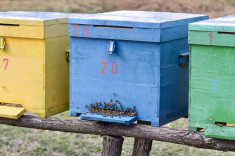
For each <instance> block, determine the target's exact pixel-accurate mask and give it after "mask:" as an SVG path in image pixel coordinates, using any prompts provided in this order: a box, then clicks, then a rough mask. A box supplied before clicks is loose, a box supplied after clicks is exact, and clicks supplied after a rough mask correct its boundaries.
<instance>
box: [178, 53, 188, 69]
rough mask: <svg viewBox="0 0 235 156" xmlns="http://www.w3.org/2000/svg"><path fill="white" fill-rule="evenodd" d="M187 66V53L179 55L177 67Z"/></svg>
mask: <svg viewBox="0 0 235 156" xmlns="http://www.w3.org/2000/svg"><path fill="white" fill-rule="evenodd" d="M188 64H189V52H185V53H181V54H179V65H181V66H185V65H188Z"/></svg>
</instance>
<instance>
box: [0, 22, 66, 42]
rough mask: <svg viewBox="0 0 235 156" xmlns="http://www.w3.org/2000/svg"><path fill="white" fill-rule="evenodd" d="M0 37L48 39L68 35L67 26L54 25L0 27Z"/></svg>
mask: <svg viewBox="0 0 235 156" xmlns="http://www.w3.org/2000/svg"><path fill="white" fill-rule="evenodd" d="M0 34H1V35H0V37H21V38H38V39H44V38H50V37H58V36H66V35H68V24H54V25H48V26H45V27H43V26H27V25H19V26H7V25H0Z"/></svg>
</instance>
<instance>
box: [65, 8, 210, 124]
mask: <svg viewBox="0 0 235 156" xmlns="http://www.w3.org/2000/svg"><path fill="white" fill-rule="evenodd" d="M204 19H208V16H206V15H196V14H185V13H164V12H147V11H116V12H109V13H104V14H98V15H90V16H87V17H85V18H83V17H82V18H69V35H70V115H71V116H79V115H80V114H81V113H82V115H81V118H82V119H86V120H99V121H107V122H116V123H123V124H128V125H129V124H131V123H132V122H134V121H136V120H142V121H150V122H151V125H153V126H161V125H163V124H166V123H168V122H170V121H173V120H175V119H178V118H180V117H183V116H187V114H188V66H187V63H188V53H187V52H188V44H187V36H188V34H187V30H188V23H191V22H195V21H200V20H204ZM110 99H111V101H110ZM119 103H120V104H121V108H120V105H119ZM88 110H90V112H87V111H88ZM124 110H125V112H124Z"/></svg>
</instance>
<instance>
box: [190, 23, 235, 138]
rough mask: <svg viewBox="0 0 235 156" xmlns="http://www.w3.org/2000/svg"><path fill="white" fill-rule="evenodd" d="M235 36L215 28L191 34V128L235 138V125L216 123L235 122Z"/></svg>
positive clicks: (207, 133) (210, 135)
mask: <svg viewBox="0 0 235 156" xmlns="http://www.w3.org/2000/svg"><path fill="white" fill-rule="evenodd" d="M218 27H219V26H218ZM203 30H204V28H203ZM206 35H207V36H206ZM211 35H212V37H213V36H214V37H215V38H214V37H213V38H211ZM234 37H235V35H233V34H219V33H218V32H216V31H215V32H211V33H210V32H209V31H192V32H190V33H189V38H190V39H191V41H190V42H191V44H192V45H191V54H190V60H191V62H190V87H189V89H190V95H189V97H190V109H189V129H190V130H193V131H196V130H198V129H200V128H205V129H206V133H205V134H206V136H208V137H215V138H223V139H232V140H234V139H235V138H234V136H233V135H232V133H231V132H234V131H235V129H234V127H227V126H224V127H219V126H216V122H224V123H225V125H226V123H235V115H234V107H235V103H234V99H235V95H234V87H235V83H234V74H235V68H234V67H235V59H234V58H235V53H234V44H233V41H234V39H235V38H234ZM193 38H194V39H193ZM199 40H201V41H199ZM202 42H203V43H202ZM229 135H230V137H229Z"/></svg>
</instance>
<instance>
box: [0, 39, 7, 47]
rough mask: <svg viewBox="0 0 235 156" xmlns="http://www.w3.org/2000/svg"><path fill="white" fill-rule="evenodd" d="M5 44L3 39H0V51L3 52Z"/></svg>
mask: <svg viewBox="0 0 235 156" xmlns="http://www.w3.org/2000/svg"><path fill="white" fill-rule="evenodd" d="M5 44H6V42H5V39H4V38H3V37H0V50H4V48H5Z"/></svg>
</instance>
